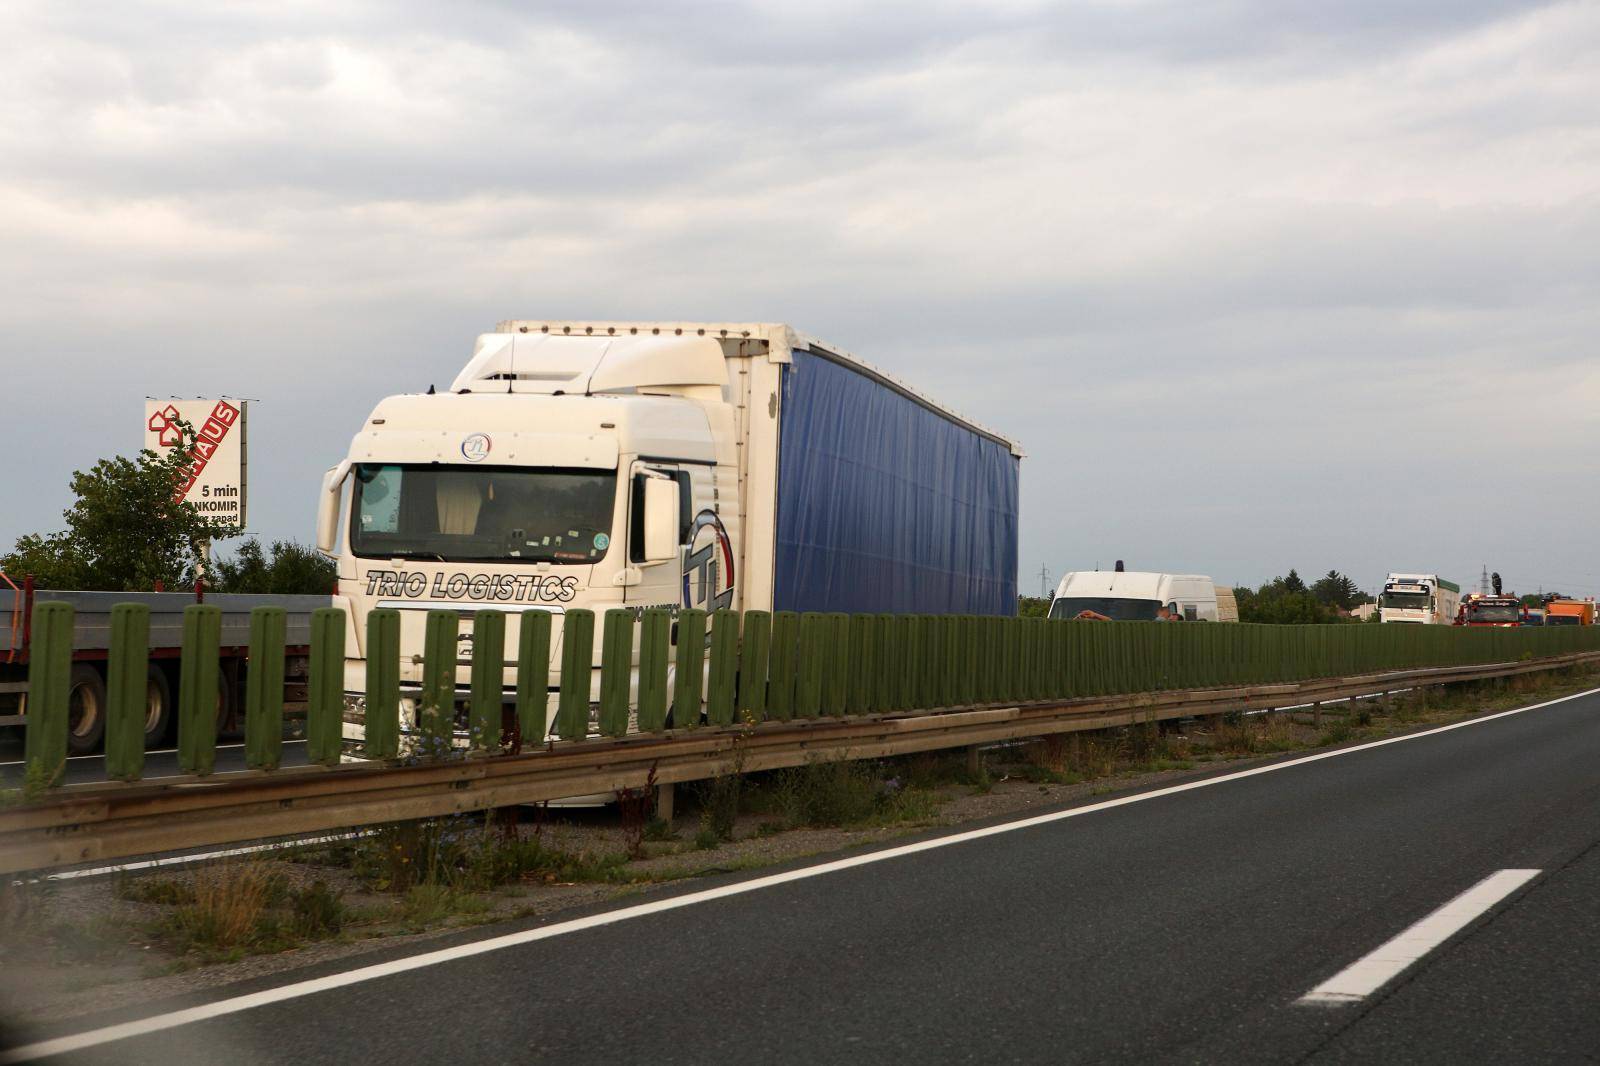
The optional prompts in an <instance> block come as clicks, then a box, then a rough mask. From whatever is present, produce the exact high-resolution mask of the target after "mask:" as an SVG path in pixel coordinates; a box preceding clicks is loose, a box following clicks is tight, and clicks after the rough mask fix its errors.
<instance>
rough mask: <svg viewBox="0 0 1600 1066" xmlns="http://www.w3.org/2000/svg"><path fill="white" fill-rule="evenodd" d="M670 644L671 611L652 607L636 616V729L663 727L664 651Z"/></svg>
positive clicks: (664, 713)
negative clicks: (637, 661) (637, 657)
mask: <svg viewBox="0 0 1600 1066" xmlns="http://www.w3.org/2000/svg"><path fill="white" fill-rule="evenodd" d="M671 647H672V615H671V614H670V613H669V612H667V611H664V610H662V609H661V608H659V607H652V608H650V609H649V610H647V611H644V612H643V613H642V614H640V616H639V731H640V732H642V733H659V732H661V731H662V730H663V729H665V728H666V727H667V653H668V651H669V649H670V648H671Z"/></svg>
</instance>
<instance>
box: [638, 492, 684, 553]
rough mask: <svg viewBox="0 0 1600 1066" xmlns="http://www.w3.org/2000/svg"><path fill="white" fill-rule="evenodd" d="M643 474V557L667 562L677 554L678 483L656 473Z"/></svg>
mask: <svg viewBox="0 0 1600 1066" xmlns="http://www.w3.org/2000/svg"><path fill="white" fill-rule="evenodd" d="M642 476H643V477H644V560H643V562H644V563H645V564H646V565H649V564H651V563H666V562H671V561H672V560H673V559H676V558H677V557H678V483H677V482H676V481H674V480H672V479H671V478H667V477H661V476H660V475H654V476H652V475H649V474H645V475H642Z"/></svg>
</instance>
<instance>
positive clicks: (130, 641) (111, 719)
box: [106, 603, 150, 781]
mask: <svg viewBox="0 0 1600 1066" xmlns="http://www.w3.org/2000/svg"><path fill="white" fill-rule="evenodd" d="M110 643H111V646H110V649H109V652H108V654H107V656H106V776H107V777H108V778H110V779H111V780H113V781H137V780H139V777H140V775H141V774H142V773H143V772H144V722H145V711H146V706H145V700H146V696H147V693H148V692H149V685H150V608H148V607H146V606H145V605H144V604H142V603H119V604H117V605H116V606H114V607H112V608H111V642H110Z"/></svg>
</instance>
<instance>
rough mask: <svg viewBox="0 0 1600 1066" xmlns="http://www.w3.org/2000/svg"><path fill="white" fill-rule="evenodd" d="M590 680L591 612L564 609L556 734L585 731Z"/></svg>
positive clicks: (578, 735) (579, 735) (574, 736)
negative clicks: (565, 612)
mask: <svg viewBox="0 0 1600 1066" xmlns="http://www.w3.org/2000/svg"><path fill="white" fill-rule="evenodd" d="M593 684H594V612H593V611H591V610H588V609H586V608H583V607H575V608H573V609H572V610H570V611H568V612H567V614H566V618H565V619H564V620H563V622H562V626H561V699H560V702H559V704H558V705H557V708H556V735H557V736H559V737H560V738H561V739H562V740H583V739H584V738H585V737H587V736H588V735H589V695H590V691H591V688H592V686H593Z"/></svg>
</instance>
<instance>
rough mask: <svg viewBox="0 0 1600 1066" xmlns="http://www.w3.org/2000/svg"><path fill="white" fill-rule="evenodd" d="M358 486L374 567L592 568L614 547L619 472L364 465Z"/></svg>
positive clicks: (358, 511) (361, 542)
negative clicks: (409, 562)
mask: <svg viewBox="0 0 1600 1066" xmlns="http://www.w3.org/2000/svg"><path fill="white" fill-rule="evenodd" d="M355 485H356V488H355V496H354V499H353V501H352V503H351V507H350V546H351V549H352V550H353V551H354V552H355V553H356V554H357V555H360V556H365V557H367V558H382V559H395V558H402V559H403V558H414V559H438V560H441V561H446V562H491V561H492V562H505V561H510V560H517V561H524V562H552V563H593V562H598V561H599V560H601V559H603V558H605V554H606V549H607V548H609V547H610V545H611V514H612V511H613V509H614V507H615V501H616V488H617V475H616V471H614V470H559V469H546V468H529V467H504V466H491V467H478V466H474V467H460V466H437V465H433V464H420V463H419V464H416V465H388V464H379V463H362V464H360V465H358V466H357V467H356V468H355Z"/></svg>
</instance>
